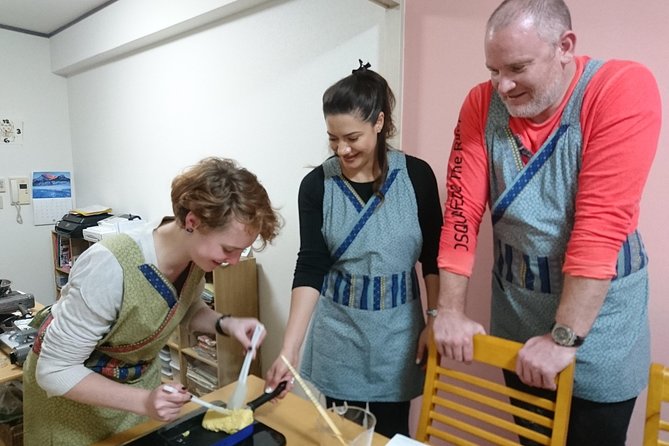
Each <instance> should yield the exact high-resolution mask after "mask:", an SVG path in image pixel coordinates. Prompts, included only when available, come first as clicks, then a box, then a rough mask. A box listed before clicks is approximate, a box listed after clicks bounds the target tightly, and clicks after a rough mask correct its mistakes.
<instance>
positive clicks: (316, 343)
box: [301, 151, 425, 402]
mask: <svg viewBox="0 0 669 446" xmlns="http://www.w3.org/2000/svg"><path fill="white" fill-rule="evenodd" d="M388 164H389V169H388V177H387V179H386V182H385V184H384V185H383V187H382V193H383V196H384V198H383V200H381V199H380V198H379V197H377V196H373V197H371V198H370V199H369V200H368V201H367V203H363V202H362V200H361V199H360V198H359V197H358V196H357V194H356V193H355V191H354V190H353V188H352V187H351V185H350V184H349V183H348V182H347V181H346V180H345V179H344V177H343V175H342V174H341V170H340V168H339V161H338V159H337V158H330V159H329V160H327V161H326V162H325V163H323V168H324V171H325V193H324V197H323V228H322V231H323V236H324V238H325V241H326V244H327V246H328V248H329V250H330V252H331V253H332V256H333V258H334V260H335V262H334V265H333V267H332V269H331V270H330V272H329V273H328V274H327V275H326V277H325V278H324V281H323V286H322V289H321V295H320V298H319V300H318V303H317V305H316V309H315V311H314V316H313V318H312V324H311V329H310V331H309V335H308V337H307V341H306V343H305V348H304V355H303V358H302V367H301V369H302V374H303V375H304V376H305V377H306V378H307V379H309V380H310V381H311V382H312V383H313V384H314V385H315V386H316V388H318V389H319V390H320V391H321V392H322V393H324V394H325V395H327V396H329V397H332V398H337V399H342V400H354V401H375V402H395V401H407V400H410V399H411V398H414V397H416V396H418V395H419V394H421V392H422V390H423V379H424V374H423V372H422V370H421V368H420V366H418V365H416V363H415V361H416V350H417V345H418V339H419V336H420V333H421V331H422V329H423V328H424V326H425V322H424V320H423V315H422V306H421V301H420V298H419V297H420V294H419V286H418V282H417V278H416V272H415V270H414V265H415V263H416V261H417V260H418V256H419V255H420V252H421V248H422V243H423V238H422V233H421V230H420V225H419V222H418V208H417V204H416V196H415V192H414V189H413V185H412V184H411V180H410V179H409V176H408V173H407V169H406V158H405V156H404V154H402V153H401V152H397V151H390V152H389V153H388Z"/></svg>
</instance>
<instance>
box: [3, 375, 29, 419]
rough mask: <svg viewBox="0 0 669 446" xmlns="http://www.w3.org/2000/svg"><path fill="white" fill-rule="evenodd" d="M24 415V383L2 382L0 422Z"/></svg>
mask: <svg viewBox="0 0 669 446" xmlns="http://www.w3.org/2000/svg"><path fill="white" fill-rule="evenodd" d="M21 415H23V385H22V384H21V382H20V381H9V382H6V383H3V384H0V423H6V422H8V421H12V420H14V419H16V418H19V417H21Z"/></svg>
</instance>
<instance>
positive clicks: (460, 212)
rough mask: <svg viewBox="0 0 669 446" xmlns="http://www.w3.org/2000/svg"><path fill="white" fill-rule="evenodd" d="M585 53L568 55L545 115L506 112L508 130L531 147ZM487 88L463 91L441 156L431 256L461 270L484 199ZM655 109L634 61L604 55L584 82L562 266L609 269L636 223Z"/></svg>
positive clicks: (548, 127) (648, 83) (575, 270)
mask: <svg viewBox="0 0 669 446" xmlns="http://www.w3.org/2000/svg"><path fill="white" fill-rule="evenodd" d="M588 60H589V58H588V57H586V56H581V57H577V58H576V65H577V70H576V74H575V76H574V79H573V80H572V83H571V85H570V87H569V91H568V93H567V94H566V95H565V97H564V98H563V101H562V104H561V105H560V107H559V108H558V110H557V111H556V112H555V113H554V115H553V116H552V117H550V118H549V119H547V120H546V121H545V122H542V123H539V124H537V123H534V122H532V121H530V120H528V119H524V118H511V119H510V121H509V126H510V128H511V130H512V132H513V133H514V134H516V135H518V136H520V139H521V140H522V143H523V145H524V146H525V147H526V148H528V149H529V150H530V151H531V152H532V153H536V151H537V150H538V149H539V148H540V147H541V145H542V144H543V143H544V142H545V141H546V139H547V138H548V137H549V136H550V134H551V133H552V132H553V130H554V129H555V128H556V126H558V125H559V123H560V118H561V116H562V112H563V110H564V107H565V106H566V104H567V102H568V99H569V96H571V93H572V91H573V89H574V86H575V85H576V83H577V81H578V79H579V77H580V76H581V74H582V72H583V67H584V66H585V64H586V63H587V61H588ZM492 93H493V88H492V84H491V83H490V82H489V81H488V82H484V83H481V84H479V85H477V86H476V87H474V88H473V89H472V90H471V91H470V92H469V94H468V96H467V98H466V99H465V101H464V103H463V105H462V108H461V110H460V117H459V119H458V124H457V126H456V128H455V132H454V133H455V139H454V142H453V146H452V149H451V154H450V159H449V163H448V174H447V180H446V188H447V193H448V197H447V199H446V203H445V207H444V225H443V227H442V232H441V239H440V247H439V258H438V264H439V267H440V268H443V269H445V270H447V271H450V272H453V273H456V274H462V275H465V276H470V275H471V272H472V269H473V265H474V256H475V252H476V243H477V235H478V231H479V225H480V223H481V219H482V217H483V214H484V211H485V207H486V204H488V197H489V194H488V188H489V183H488V160H487V155H486V147H485V125H486V121H487V119H488V106H489V104H490V98H491V95H492ZM661 110H662V109H661V103H660V95H659V90H658V87H657V83H656V81H655V78H654V77H653V75H652V74H651V73H650V71H649V70H648V69H647V68H645V67H644V66H642V65H640V64H638V63H635V62H629V61H619V60H611V61H608V62H606V63H605V64H604V65H603V66H602V67H601V68H600V69H599V71H598V72H597V73H596V74H595V75H594V77H593V78H592V80H591V81H590V83H589V84H588V86H587V89H586V91H585V94H584V97H583V107H582V110H581V128H582V134H583V148H582V164H581V170H580V172H579V173H578V175H579V178H578V184H579V186H578V191H577V194H576V214H575V221H574V228H573V230H572V233H571V237H570V239H569V242H568V245H567V252H566V257H565V263H564V265H563V272H565V273H569V274H571V275H574V276H581V277H589V278H596V279H607V278H611V277H613V276H614V275H615V263H616V259H617V256H618V251H619V250H620V247H621V244H622V242H623V240H624V239H625V237H626V236H627V235H628V234H629V233H631V232H632V231H634V230H635V229H636V227H637V224H638V220H639V202H640V200H641V193H642V191H643V187H644V185H645V183H646V179H647V177H648V172H649V170H650V166H651V164H652V161H653V158H654V156H655V152H656V149H657V142H658V138H659V132H660V124H661Z"/></svg>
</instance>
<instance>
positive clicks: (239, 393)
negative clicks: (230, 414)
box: [227, 324, 265, 410]
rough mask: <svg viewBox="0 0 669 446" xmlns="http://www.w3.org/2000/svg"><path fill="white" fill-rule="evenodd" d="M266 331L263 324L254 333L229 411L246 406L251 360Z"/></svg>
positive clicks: (229, 404)
mask: <svg viewBox="0 0 669 446" xmlns="http://www.w3.org/2000/svg"><path fill="white" fill-rule="evenodd" d="M264 330H265V326H264V325H263V324H258V325H256V328H255V330H254V331H253V336H252V337H251V349H250V350H249V351H247V352H246V356H245V357H244V363H243V364H242V370H241V371H240V372H239V379H238V380H237V385H236V386H235V390H234V392H232V396H231V397H230V400H229V401H228V404H227V406H228V409H233V410H234V409H239V408H242V407H244V406H245V404H246V403H245V401H246V379H247V378H248V376H249V367H250V366H251V360H252V359H253V355H254V354H255V351H256V345H257V344H258V340H260V335H261V334H262V332H263V331H264Z"/></svg>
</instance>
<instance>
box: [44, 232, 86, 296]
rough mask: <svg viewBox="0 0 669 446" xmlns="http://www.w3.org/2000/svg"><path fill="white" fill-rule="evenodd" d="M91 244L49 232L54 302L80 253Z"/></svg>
mask: <svg viewBox="0 0 669 446" xmlns="http://www.w3.org/2000/svg"><path fill="white" fill-rule="evenodd" d="M92 244H93V243H92V242H89V241H88V240H84V239H83V238H72V237H68V236H67V235H64V234H60V233H58V232H56V231H51V248H52V252H53V271H54V272H53V275H54V282H55V284H56V296H55V298H56V300H58V299H59V298H60V290H61V288H62V287H63V286H65V284H66V283H67V281H68V279H69V276H70V270H71V268H72V265H73V264H74V262H75V261H76V260H77V257H79V256H80V255H81V253H82V252H84V251H86V249H88V247H89V246H91V245H92Z"/></svg>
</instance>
